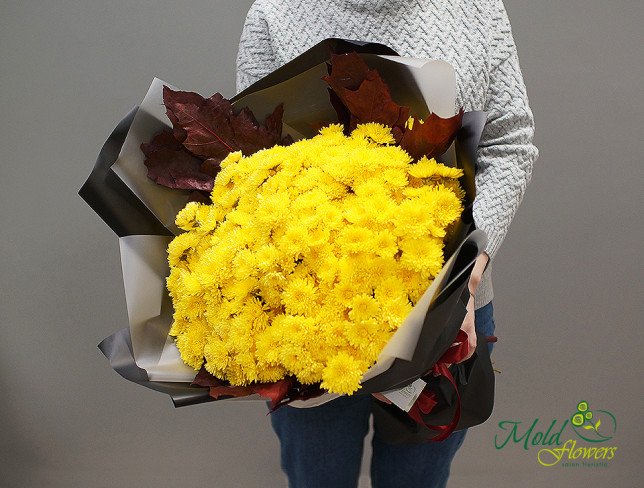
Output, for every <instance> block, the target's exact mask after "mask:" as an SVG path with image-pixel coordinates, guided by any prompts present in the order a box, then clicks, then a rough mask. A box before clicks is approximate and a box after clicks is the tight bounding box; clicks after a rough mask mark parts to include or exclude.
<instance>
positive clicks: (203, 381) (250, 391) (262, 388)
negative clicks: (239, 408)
mask: <svg viewBox="0 0 644 488" xmlns="http://www.w3.org/2000/svg"><path fill="white" fill-rule="evenodd" d="M192 384H193V385H194V386H203V387H208V388H210V392H209V394H210V396H211V397H212V398H214V399H215V400H219V399H220V398H228V397H235V398H237V397H245V396H250V395H255V394H257V395H259V396H261V397H263V398H266V399H268V400H270V401H271V408H275V407H276V406H277V405H278V404H280V403H281V402H282V401H283V400H285V399H286V398H287V397H288V393H289V391H290V390H291V389H292V388H293V386H294V381H293V379H292V378H284V379H281V380H279V381H275V382H273V383H253V384H250V385H247V386H232V385H230V384H229V383H228V382H227V381H222V380H220V379H219V378H217V377H216V376H213V375H212V374H210V373H209V372H208V371H206V369H205V368H204V367H202V368H201V369H200V370H199V372H198V373H197V376H195V379H194V380H193V381H192Z"/></svg>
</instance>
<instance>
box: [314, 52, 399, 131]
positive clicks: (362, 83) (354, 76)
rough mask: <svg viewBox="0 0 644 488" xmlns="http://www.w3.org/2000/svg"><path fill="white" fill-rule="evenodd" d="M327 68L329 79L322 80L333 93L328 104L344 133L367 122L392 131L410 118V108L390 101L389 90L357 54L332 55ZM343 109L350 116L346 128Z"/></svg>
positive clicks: (374, 71)
mask: <svg viewBox="0 0 644 488" xmlns="http://www.w3.org/2000/svg"><path fill="white" fill-rule="evenodd" d="M329 64H330V72H329V75H327V76H324V77H323V78H322V79H323V80H324V81H326V82H327V84H328V85H329V86H330V88H331V90H332V95H331V104H332V105H333V106H334V108H335V109H336V112H338V119H339V120H340V122H341V123H343V124H345V129H346V130H347V131H351V130H353V129H354V128H355V127H356V125H358V124H364V123H367V122H377V123H379V124H384V125H387V126H389V127H392V128H400V127H402V126H404V124H405V122H406V121H407V119H408V118H409V107H405V106H402V105H398V104H397V103H396V102H394V101H393V99H392V98H391V92H390V91H389V87H388V86H387V84H386V83H385V81H384V80H383V79H382V78H381V77H380V74H379V73H378V71H377V70H375V69H370V68H369V66H367V64H366V63H365V61H364V60H363V59H362V58H361V57H360V56H359V55H358V54H357V53H355V52H353V53H348V54H333V55H332V56H331V60H330V63H329ZM342 107H346V111H348V113H349V114H350V117H349V122H348V127H347V125H346V124H347V122H346V111H345V110H343V109H342ZM397 133H398V134H400V132H399V131H397Z"/></svg>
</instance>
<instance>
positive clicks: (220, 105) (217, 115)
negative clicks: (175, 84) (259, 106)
mask: <svg viewBox="0 0 644 488" xmlns="http://www.w3.org/2000/svg"><path fill="white" fill-rule="evenodd" d="M163 103H164V104H165V106H166V109H167V110H166V114H167V116H168V118H169V119H170V121H171V122H172V126H173V128H174V135H175V138H176V139H177V140H179V141H181V142H182V143H183V146H184V147H185V148H186V149H187V150H188V151H190V152H191V153H192V154H194V155H195V156H197V157H199V158H200V159H202V160H206V161H207V163H206V161H204V165H203V166H202V171H204V172H206V173H208V174H210V175H211V176H214V174H213V173H215V174H216V172H217V171H218V165H219V163H220V162H221V161H222V160H223V159H224V158H225V157H226V156H227V155H228V154H229V153H231V152H234V151H241V152H242V153H243V154H244V155H245V156H249V155H251V154H253V153H254V152H256V151H258V150H260V149H265V148H268V147H271V146H274V145H275V144H278V143H283V144H287V143H289V142H290V141H289V140H288V139H282V116H283V114H284V107H283V105H282V104H280V105H278V106H277V107H276V108H275V110H274V111H273V113H272V114H270V115H269V116H268V117H266V119H265V120H264V123H263V124H261V125H260V124H259V123H258V122H257V119H255V116H254V115H253V113H252V112H251V111H250V110H249V109H248V108H243V109H242V110H240V111H238V112H235V111H234V110H233V107H232V105H231V103H230V101H229V100H227V99H225V98H224V97H223V96H222V95H221V94H220V93H215V94H214V95H213V96H211V97H210V98H203V97H202V96H201V95H199V94H197V93H194V92H186V91H174V90H172V89H171V88H169V87H167V86H164V87H163Z"/></svg>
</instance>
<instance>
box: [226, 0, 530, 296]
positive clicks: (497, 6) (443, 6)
mask: <svg viewBox="0 0 644 488" xmlns="http://www.w3.org/2000/svg"><path fill="white" fill-rule="evenodd" d="M327 37H339V38H344V39H353V40H361V41H372V42H380V43H382V44H386V45H388V46H390V47H392V48H393V49H395V50H396V51H397V52H398V53H399V54H401V55H404V56H413V57H417V58H432V59H443V60H446V61H448V62H449V63H451V64H452V65H453V66H454V68H455V70H456V73H457V99H456V105H457V107H455V108H460V107H463V108H464V109H465V110H485V111H486V112H487V113H488V121H487V124H486V126H485V130H484V132H483V137H482V140H481V144H480V147H479V154H478V162H477V172H476V188H477V196H476V200H475V201H474V221H475V223H476V225H477V227H478V228H480V229H483V230H484V231H485V232H486V233H487V235H488V239H489V242H488V245H487V249H486V252H487V253H488V254H489V256H490V261H491V262H492V261H493V260H494V257H495V256H496V254H497V251H498V249H499V246H500V245H501V242H502V241H503V239H504V237H505V235H506V233H507V231H508V227H509V225H510V222H511V221H512V218H513V216H514V214H515V212H516V210H517V207H518V206H519V203H520V202H521V199H522V198H523V194H524V192H525V189H526V186H527V184H528V182H529V181H530V176H531V173H532V165H533V163H534V161H535V160H536V158H537V155H538V151H537V148H536V147H535V146H534V145H533V144H532V138H533V135H534V124H533V117H532V112H531V110H530V107H529V106H528V97H527V95H526V90H525V85H524V83H523V77H522V75H521V70H520V68H519V60H518V58H517V50H516V46H515V44H514V40H513V38H512V32H511V29H510V22H509V20H508V16H507V13H506V11H505V7H504V6H503V2H502V0H256V1H255V3H254V4H253V5H252V7H251V8H250V11H249V12H248V16H247V18H246V23H245V24H244V29H243V32H242V35H241V40H240V43H239V53H238V56H237V90H238V91H241V90H242V89H244V88H246V87H247V86H249V85H250V84H252V83H253V82H255V81H257V80H258V79H259V78H261V77H263V76H265V75H266V74H268V73H270V72H271V71H273V70H275V69H276V68H278V67H280V66H281V65H283V64H285V63H287V62H288V61H290V60H291V59H293V58H294V57H296V56H297V55H298V54H300V53H302V52H303V51H305V50H306V49H308V48H309V47H311V46H313V45H315V44H316V43H318V42H319V41H321V40H323V39H324V38H327ZM492 296H493V291H492V281H491V266H489V265H488V267H487V269H486V271H485V273H484V275H483V279H482V281H481V284H480V285H479V288H478V290H477V293H476V297H475V307H476V308H480V307H482V306H483V305H485V304H486V303H488V302H489V301H490V300H492Z"/></svg>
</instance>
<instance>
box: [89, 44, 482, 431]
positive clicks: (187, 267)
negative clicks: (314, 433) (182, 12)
mask: <svg viewBox="0 0 644 488" xmlns="http://www.w3.org/2000/svg"><path fill="white" fill-rule="evenodd" d="M370 50H376V51H382V48H381V47H379V46H369V45H368V46H364V45H357V44H345V43H342V42H340V41H337V40H329V41H325V42H324V43H321V44H320V45H318V46H316V47H314V48H312V49H311V50H310V51H308V52H307V53H305V54H304V55H302V56H300V57H299V58H297V59H296V60H294V61H293V62H291V63H289V64H288V65H286V66H285V67H283V68H281V69H280V70H278V71H276V72H274V73H273V74H271V75H269V76H268V77H266V78H264V79H263V80H260V81H259V82H258V83H256V84H255V85H253V87H251V88H249V89H248V90H246V91H245V92H243V93H241V94H239V95H238V96H237V97H236V99H234V100H233V101H232V103H231V101H228V100H226V99H225V98H223V97H222V96H221V95H220V94H215V95H213V96H212V97H210V98H207V99H205V98H203V97H201V96H200V95H198V94H196V93H192V92H183V91H179V90H176V89H175V88H174V87H172V86H170V85H168V84H166V83H163V82H161V81H160V80H155V81H154V82H153V85H152V87H151V88H150V91H149V92H148V95H147V96H146V99H144V101H143V103H142V104H141V106H140V107H138V108H135V109H134V110H133V111H132V112H131V113H130V114H129V115H128V116H127V117H126V118H125V119H124V120H123V121H122V122H121V124H120V125H119V127H117V129H116V130H115V132H114V133H113V134H112V136H111V137H110V139H109V140H108V142H107V143H106V145H105V146H104V148H103V150H102V151H101V155H100V156H99V161H98V162H97V165H96V167H95V169H94V171H93V173H92V175H91V176H90V178H89V180H88V182H87V183H86V185H85V186H84V187H83V189H81V196H83V198H85V199H86V200H87V201H88V203H89V204H90V205H92V207H93V208H94V209H95V210H97V212H98V213H99V215H101V216H102V217H103V218H104V220H105V221H106V222H107V223H108V224H109V225H110V226H111V227H112V228H113V229H114V230H115V231H116V233H117V234H118V235H119V237H121V253H122V264H123V273H124V285H125V289H126V297H127V302H128V314H129V317H130V327H129V328H127V329H124V330H123V331H120V332H118V333H117V334H114V335H113V336H111V337H110V338H108V339H106V340H105V341H104V342H103V343H101V345H100V347H101V349H102V350H103V352H104V353H105V354H106V356H107V357H108V358H109V359H110V361H111V363H112V366H113V367H114V368H115V369H116V370H117V371H118V372H119V373H120V374H121V375H123V376H124V377H126V378H127V379H130V380H132V381H135V382H137V383H140V384H143V385H145V386H148V387H151V388H154V389H157V390H160V391H164V392H166V393H169V394H170V395H171V396H172V398H173V400H174V402H175V405H184V404H191V403H197V402H201V401H209V400H216V399H225V398H231V397H232V398H247V397H249V396H252V397H253V398H257V397H260V398H265V399H270V400H271V405H272V408H277V407H278V406H281V405H284V404H286V403H293V404H300V405H302V406H307V405H312V404H315V403H316V402H320V401H327V400H329V399H331V398H333V397H334V395H335V396H337V395H351V394H361V393H370V392H376V391H386V390H396V389H398V390H399V389H400V388H403V387H404V389H403V390H402V392H403V396H406V397H408V398H407V399H408V400H409V398H411V401H410V402H409V405H407V406H406V407H405V410H409V411H410V413H409V415H410V418H412V419H414V420H415V421H416V422H417V423H418V424H420V425H423V426H427V425H428V422H427V421H426V417H427V415H428V414H430V413H431V412H432V411H434V415H436V414H440V412H443V414H444V412H446V411H449V412H451V415H452V417H451V420H450V421H446V422H444V424H443V425H440V426H438V427H436V426H433V425H430V427H434V429H435V430H438V431H439V432H440V434H439V435H438V436H435V437H434V438H435V439H439V438H441V437H444V436H445V435H446V434H449V432H451V430H453V429H454V428H457V427H463V426H467V425H471V422H472V418H474V417H476V415H474V416H471V417H472V418H470V419H463V421H461V418H460V417H461V416H460V411H461V408H460V407H461V405H460V401H459V400H458V397H459V396H460V395H461V393H462V391H463V385H466V384H468V382H469V383H473V382H472V381H471V380H472V379H473V378H475V377H476V376H477V375H478V376H481V378H483V377H485V378H487V379H488V380H489V377H490V375H489V374H484V375H481V372H483V373H489V371H491V365H490V366H489V368H485V367H484V366H485V364H483V366H482V363H484V360H485V358H484V357H483V358H482V359H481V358H479V360H478V362H476V361H471V362H470V364H469V367H466V366H463V365H454V366H453V367H452V370H448V369H447V367H446V363H453V362H457V361H458V360H459V359H460V358H462V357H463V355H464V354H466V353H467V351H466V344H467V340H466V338H465V337H462V336H461V335H457V334H459V332H458V329H459V327H460V323H461V321H462V318H463V316H464V303H463V302H464V301H466V299H464V296H465V295H464V293H465V292H466V291H467V287H466V283H467V277H468V274H469V270H470V269H471V266H472V265H473V261H474V259H475V258H476V256H477V255H478V253H479V252H480V251H481V250H482V247H483V245H484V243H485V239H484V236H483V235H482V233H481V232H480V231H475V230H474V231H473V225H472V222H471V216H470V207H471V202H472V200H473V197H474V195H473V161H474V159H475V154H476V153H475V150H476V144H477V143H478V137H479V135H480V130H481V128H482V122H483V121H484V117H482V116H481V114H464V113H463V111H460V112H458V113H456V114H453V106H454V103H453V100H454V96H453V93H454V80H453V78H454V75H453V70H451V67H450V66H449V65H447V64H446V63H443V62H420V61H418V60H416V61H414V60H407V59H405V58H399V57H394V56H376V55H373V54H369V53H368V51H370ZM330 51H335V52H330ZM346 51H349V52H346ZM357 51H361V52H362V53H361V54H358V53H357ZM374 66H377V69H375V68H374ZM381 73H382V75H381ZM385 78H386V79H385ZM392 80H394V81H395V84H394V83H392ZM427 80H430V83H429V85H430V86H428V83H427ZM394 96H396V97H400V100H402V101H403V102H404V103H405V104H404V105H402V104H399V103H398V102H397V101H396V100H395V99H394ZM159 99H162V102H163V105H161V104H160V103H159ZM161 106H164V107H165V109H166V115H167V117H168V119H169V122H170V123H171V128H170V127H169V126H168V124H167V122H166V121H164V120H163V115H162V114H161V113H159V108H160V107H161ZM429 107H431V108H432V110H431V112H430V110H429ZM450 112H451V113H450ZM257 114H262V115H265V118H264V121H263V123H259V122H258V120H257V118H256V115H257ZM159 129H161V130H159ZM117 153H118V155H117ZM116 155H117V157H115V156H116ZM166 286H167V291H166V290H165V287H166ZM455 341H456V344H455V345H454V344H453V343H455ZM479 342H481V343H484V342H485V341H479ZM477 353H478V355H475V356H474V358H473V359H477V356H480V355H481V354H482V353H481V352H480V351H479V350H478V349H477ZM483 356H484V354H483ZM487 362H488V363H489V358H487ZM474 365H476V366H477V367H476V368H475V367H473V366H474ZM432 368H433V371H434V373H438V374H439V375H442V376H444V377H445V378H446V379H447V381H448V382H449V383H451V384H452V386H453V392H452V393H451V394H450V393H447V394H442V395H439V394H438V393H440V391H441V388H442V390H445V385H443V386H442V387H441V386H440V385H439V384H437V385H434V387H433V389H425V388H423V387H422V386H421V387H420V388H417V390H418V391H414V390H415V389H414V385H418V382H417V381H416V380H417V379H418V378H419V377H421V376H423V374H424V373H425V372H427V371H428V370H429V369H432ZM477 371H478V372H477ZM473 372H474V373H473ZM454 376H456V378H457V380H458V381H457V380H455V379H454ZM459 382H460V385H459V384H458V383H459ZM477 384H479V385H481V384H484V385H487V386H485V388H484V390H487V391H488V392H489V391H490V388H489V386H490V382H489V381H482V380H479V381H478V382H477ZM410 385H411V386H410ZM422 385H424V382H422ZM474 389H475V388H472V387H470V390H474ZM399 393H400V392H399ZM454 395H456V398H454ZM489 396H490V395H489V393H488V395H487V397H488V398H489ZM480 400H481V401H482V400H484V399H480ZM441 403H442V404H443V405H441ZM483 403H486V402H484V401H483ZM489 403H490V402H489V401H488V402H487V404H489ZM478 410H479V412H480V414H479V415H478V418H477V419H476V420H475V421H476V422H479V421H482V420H480V418H481V417H484V418H483V420H485V418H487V416H488V415H489V413H490V412H491V405H489V406H486V405H484V406H483V408H479V409H478ZM488 410H489V411H488ZM394 417H395V416H394Z"/></svg>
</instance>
